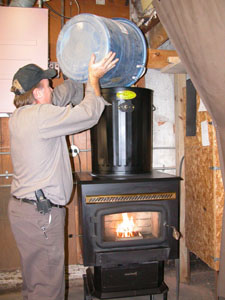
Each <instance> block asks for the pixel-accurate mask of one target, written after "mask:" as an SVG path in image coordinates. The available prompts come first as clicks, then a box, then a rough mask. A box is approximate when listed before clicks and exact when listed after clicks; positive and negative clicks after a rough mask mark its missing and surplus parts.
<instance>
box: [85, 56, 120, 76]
mask: <svg viewBox="0 0 225 300" xmlns="http://www.w3.org/2000/svg"><path fill="white" fill-rule="evenodd" d="M115 55H116V53H113V52H109V53H108V54H107V55H106V56H105V57H104V58H103V59H102V60H101V61H99V62H97V63H95V54H92V55H91V59H90V62H89V66H88V72H89V78H90V79H91V78H96V79H100V78H101V77H102V76H103V75H105V73H107V72H108V71H109V70H111V69H112V68H114V67H115V65H116V63H117V62H118V60H119V59H118V58H116V59H114V57H115Z"/></svg>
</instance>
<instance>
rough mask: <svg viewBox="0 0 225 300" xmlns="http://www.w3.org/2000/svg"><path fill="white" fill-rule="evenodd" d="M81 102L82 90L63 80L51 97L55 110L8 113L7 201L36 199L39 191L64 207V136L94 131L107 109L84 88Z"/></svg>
mask: <svg viewBox="0 0 225 300" xmlns="http://www.w3.org/2000/svg"><path fill="white" fill-rule="evenodd" d="M82 98H83V86H82V85H81V84H78V83H75V82H73V81H71V80H66V81H65V83H64V84H62V85H60V86H58V87H56V88H55V89H54V91H53V103H54V104H55V105H53V104H34V105H26V106H23V107H20V108H18V109H16V110H15V111H14V112H13V114H12V116H11V117H10V121H9V128H10V139H11V158H12V163H13V169H14V172H13V180H12V186H11V193H12V195H14V196H16V197H18V198H28V199H35V194H34V191H35V190H38V189H42V190H43V191H44V193H45V196H46V197H47V198H49V199H50V200H51V201H52V202H53V203H55V204H59V205H65V204H67V203H68V201H69V200H70V196H71V192H72V188H73V179H72V171H71V165H70V159H69V153H68V147H67V143H66V139H65V136H66V135H71V134H74V133H78V132H81V131H83V130H86V129H88V128H91V127H92V126H94V125H95V124H96V123H97V122H98V120H99V118H100V116H101V114H102V112H103V110H104V107H105V105H106V104H107V102H105V100H104V99H103V98H102V97H96V96H95V94H94V92H93V89H92V87H91V86H90V85H89V84H87V87H86V91H85V97H84V99H83V100H82ZM81 100H82V101H81ZM68 103H72V104H73V105H75V106H74V107H73V106H72V105H71V104H68ZM67 104H68V105H67ZM76 104H77V105H76ZM65 105H66V106H65Z"/></svg>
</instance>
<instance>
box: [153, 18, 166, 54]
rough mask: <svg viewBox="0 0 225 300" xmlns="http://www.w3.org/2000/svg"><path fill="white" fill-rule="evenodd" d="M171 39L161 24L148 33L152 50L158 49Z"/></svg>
mask: <svg viewBox="0 0 225 300" xmlns="http://www.w3.org/2000/svg"><path fill="white" fill-rule="evenodd" d="M168 39H169V37H168V35H167V33H166V31H165V29H164V27H163V26H162V24H161V23H160V22H159V23H157V24H156V25H155V26H154V27H152V29H151V30H149V31H148V40H149V45H150V48H153V49H157V48H159V47H160V46H161V45H162V44H163V43H165V42H166V41H167V40H168Z"/></svg>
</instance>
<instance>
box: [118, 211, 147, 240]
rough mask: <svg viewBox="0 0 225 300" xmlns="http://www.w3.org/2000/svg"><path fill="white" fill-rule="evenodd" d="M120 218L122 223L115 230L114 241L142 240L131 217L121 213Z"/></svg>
mask: <svg viewBox="0 0 225 300" xmlns="http://www.w3.org/2000/svg"><path fill="white" fill-rule="evenodd" d="M122 217H123V222H122V223H120V224H119V225H118V226H117V229H116V235H117V238H116V240H117V241H120V240H130V239H143V236H142V234H141V233H140V232H139V231H138V230H137V229H136V225H135V223H134V218H133V216H131V217H130V218H129V216H128V213H123V214H122Z"/></svg>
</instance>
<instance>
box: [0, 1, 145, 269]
mask: <svg viewBox="0 0 225 300" xmlns="http://www.w3.org/2000/svg"><path fill="white" fill-rule="evenodd" d="M78 2H79V5H80V13H92V14H97V15H99V16H104V17H107V18H114V17H122V18H127V19H129V1H127V0H105V5H96V1H95V0H82V1H78ZM3 3H4V4H6V1H3ZM48 3H49V5H50V6H51V7H52V8H53V9H54V10H56V11H57V12H59V13H61V1H60V0H54V1H49V2H48ZM44 7H45V6H44ZM64 9H65V12H64V14H65V15H66V16H68V17H73V16H75V15H76V14H77V13H78V10H77V6H76V5H75V1H69V0H65V7H64ZM61 27H62V20H61V17H59V16H58V15H56V14H55V13H53V12H52V11H49V60H50V61H53V62H56V43H57V37H58V34H59V32H60V30H61ZM62 81H63V79H62V75H61V76H60V78H56V79H54V82H53V86H57V85H58V84H60V83H61V82H62ZM141 85H143V79H142V81H141V84H140V86H141ZM71 142H73V143H74V144H75V145H76V146H77V147H78V148H79V149H80V150H84V151H81V152H80V154H79V157H80V159H79V157H78V156H76V157H75V158H71V163H72V167H73V170H74V171H80V170H81V171H91V168H92V167H91V151H90V149H91V145H90V132H89V130H88V131H85V132H82V133H80V134H76V135H74V136H70V137H68V143H69V144H70V143H71ZM0 147H1V150H0V152H1V153H2V152H10V145H9V131H8V118H0ZM6 172H8V173H9V174H11V173H12V165H11V161H10V154H1V155H0V174H5V173H6ZM10 183H11V177H8V178H6V177H4V176H1V177H0V212H1V213H0V234H1V239H2V240H4V243H2V247H1V251H0V271H1V270H4V271H8V270H13V269H17V268H19V266H20V264H19V254H18V251H17V249H16V245H15V241H14V239H13V236H12V234H11V230H10V227H9V222H8V218H7V205H8V197H9V193H10V187H9V185H10ZM74 187H75V186H74ZM66 223H67V224H66V225H67V226H66V245H65V246H66V264H79V263H82V257H81V251H80V240H79V237H78V227H79V224H78V209H77V197H76V189H75V188H74V192H73V195H72V197H71V201H70V203H69V205H67V220H66Z"/></svg>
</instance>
